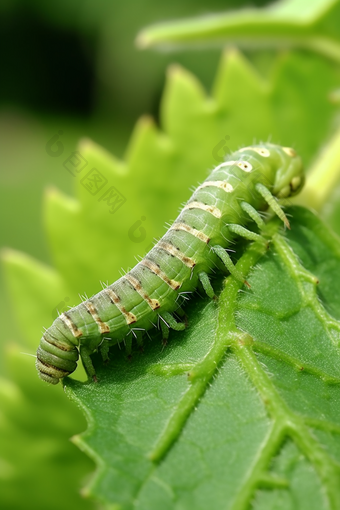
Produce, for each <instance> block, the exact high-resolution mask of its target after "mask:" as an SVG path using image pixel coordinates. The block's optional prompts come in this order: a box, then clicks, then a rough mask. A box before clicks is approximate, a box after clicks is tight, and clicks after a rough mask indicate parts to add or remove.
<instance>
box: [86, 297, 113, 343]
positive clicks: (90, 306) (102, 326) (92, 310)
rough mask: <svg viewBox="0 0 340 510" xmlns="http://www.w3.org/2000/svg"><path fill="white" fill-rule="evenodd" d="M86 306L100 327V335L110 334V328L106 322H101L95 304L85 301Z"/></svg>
mask: <svg viewBox="0 0 340 510" xmlns="http://www.w3.org/2000/svg"><path fill="white" fill-rule="evenodd" d="M84 305H85V307H86V310H87V311H88V312H89V314H90V315H91V316H92V317H93V319H94V320H95V322H96V324H97V325H98V329H99V333H100V334H101V335H102V334H103V333H110V326H109V325H108V324H106V322H103V321H102V320H101V318H100V317H99V315H98V312H97V310H96V307H95V306H94V304H93V303H91V301H85V303H84Z"/></svg>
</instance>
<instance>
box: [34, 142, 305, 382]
mask: <svg viewBox="0 0 340 510" xmlns="http://www.w3.org/2000/svg"><path fill="white" fill-rule="evenodd" d="M303 182H304V176H303V168H302V162H301V159H300V157H299V156H298V155H297V154H296V153H295V151H294V150H293V149H291V148H287V147H280V146H278V145H273V144H260V145H256V146H252V147H245V148H243V149H241V150H239V151H236V152H235V153H233V154H232V155H231V156H230V158H229V159H228V160H227V161H225V162H224V163H221V164H220V165H219V166H217V167H216V168H215V169H214V170H213V171H212V172H211V174H210V175H209V177H208V178H207V179H206V180H205V181H204V182H203V183H202V184H201V185H200V186H198V187H197V188H196V190H195V192H194V193H193V195H192V196H191V198H190V199H189V201H188V202H187V204H186V205H185V206H184V207H183V209H182V211H181V213H180V215H179V216H178V217H177V219H176V220H175V222H174V223H173V225H171V227H170V228H169V230H168V231H167V232H166V234H165V235H164V236H163V237H162V238H161V239H160V241H159V242H158V243H157V244H156V245H155V246H154V247H153V248H152V250H151V251H150V252H149V253H148V254H147V255H146V257H145V258H144V259H143V260H142V261H141V262H139V263H138V264H137V265H136V266H135V267H134V268H133V269H132V270H131V271H129V272H128V273H127V274H126V275H124V276H123V277H121V278H120V279H119V280H117V281H116V282H114V283H113V284H112V285H110V286H108V287H107V288H105V289H103V290H102V291H101V292H99V293H98V294H96V295H94V296H92V297H91V298H90V299H88V300H86V301H84V302H83V303H81V304H79V305H78V306H76V307H74V308H72V309H70V310H68V311H67V312H64V313H62V314H61V315H60V316H59V317H58V318H57V319H56V320H55V321H54V322H53V324H52V326H51V327H50V328H48V329H47V330H46V331H45V333H44V334H43V337H42V339H41V342H40V346H39V348H38V351H37V362H36V366H37V369H38V373H39V376H40V377H41V379H43V380H44V381H46V382H49V383H51V384H57V383H58V382H59V380H60V379H62V378H63V377H65V376H66V375H69V374H70V373H72V372H73V371H74V370H75V368H76V366H77V360H78V357H79V355H80V357H81V359H82V361H83V364H84V367H85V369H86V371H87V373H88V376H89V377H92V378H93V379H95V371H94V368H93V365H92V361H91V354H92V353H93V352H95V351H96V350H100V352H101V353H102V356H103V359H104V361H105V360H107V359H108V350H109V347H110V345H114V344H116V343H119V342H124V343H125V345H126V349H127V352H128V354H130V352H131V344H132V340H133V339H135V340H136V341H137V343H138V344H141V336H142V332H143V331H147V330H149V329H151V328H153V327H154V326H156V327H158V328H160V329H161V330H162V334H163V338H164V340H166V339H167V338H168V335H169V329H175V330H181V329H184V327H185V325H184V323H182V322H180V321H179V320H178V318H176V317H175V316H174V315H173V313H174V312H176V310H177V309H179V306H180V303H179V296H180V295H182V296H183V295H184V296H185V295H186V293H191V292H192V291H194V290H195V289H196V287H197V286H198V285H199V284H200V285H202V287H203V289H204V290H205V292H206V293H207V295H208V296H209V297H211V298H213V297H214V290H213V288H212V286H211V283H210V280H209V276H208V275H209V274H211V273H212V272H213V270H214V268H216V266H217V267H221V264H223V266H225V267H226V268H227V269H228V270H229V271H230V273H232V274H233V275H234V277H235V278H237V279H239V280H241V281H244V279H243V276H242V275H241V274H240V273H239V271H238V270H237V269H236V268H235V266H234V265H233V263H232V260H231V259H230V257H229V255H228V253H227V251H226V248H228V247H229V246H230V243H231V242H233V240H234V239H235V238H237V237H238V236H242V237H245V238H246V239H248V240H250V241H252V240H258V239H261V236H260V235H259V234H256V233H255V232H253V231H252V230H251V225H252V224H256V225H257V226H258V227H259V229H261V228H262V227H263V225H264V223H263V219H262V218H261V215H260V214H259V211H264V210H266V209H267V208H268V206H270V207H271V208H272V210H273V211H274V212H275V213H276V214H277V215H278V216H279V217H280V218H281V220H282V221H283V222H284V223H285V224H286V226H287V227H289V222H288V220H287V218H286V216H285V214H284V212H283V210H282V208H281V207H280V205H279V203H278V202H277V200H276V199H277V198H286V197H288V196H292V195H294V194H296V193H298V192H299V191H300V189H301V188H302V186H303ZM244 283H246V284H247V282H245V281H244ZM178 315H179V314H178Z"/></svg>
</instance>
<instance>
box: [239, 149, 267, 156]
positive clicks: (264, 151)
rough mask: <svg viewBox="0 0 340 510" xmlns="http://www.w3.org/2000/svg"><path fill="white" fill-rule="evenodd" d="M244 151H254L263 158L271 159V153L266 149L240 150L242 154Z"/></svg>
mask: <svg viewBox="0 0 340 510" xmlns="http://www.w3.org/2000/svg"><path fill="white" fill-rule="evenodd" d="M243 151H254V152H256V153H257V154H259V155H260V156H262V157H263V158H269V156H270V151H269V150H268V149H265V148H264V147H243V149H240V152H243Z"/></svg>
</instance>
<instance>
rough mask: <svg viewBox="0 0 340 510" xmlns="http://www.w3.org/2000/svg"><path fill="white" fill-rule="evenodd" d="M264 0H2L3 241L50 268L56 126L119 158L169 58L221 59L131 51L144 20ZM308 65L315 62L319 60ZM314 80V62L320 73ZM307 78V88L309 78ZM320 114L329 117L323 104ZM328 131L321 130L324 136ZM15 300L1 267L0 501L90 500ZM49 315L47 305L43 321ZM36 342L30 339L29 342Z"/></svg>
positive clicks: (73, 425)
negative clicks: (47, 210) (29, 352)
mask: <svg viewBox="0 0 340 510" xmlns="http://www.w3.org/2000/svg"><path fill="white" fill-rule="evenodd" d="M265 3H266V2H263V1H256V2H255V1H253V2H252V3H251V4H250V2H243V1H240V0H232V1H227V2H226V1H221V0H210V1H209V2H207V1H203V0H195V1H194V0H187V1H186V2H183V1H180V0H173V1H172V2H171V3H170V2H157V1H156V0H149V1H147V0H141V1H137V0H126V1H125V2H118V1H116V0H96V1H94V0H87V1H85V0H68V1H64V0H62V1H61V2H58V4H57V5H56V4H53V3H49V2H46V1H43V0H28V1H25V0H3V1H2V2H1V3H0V38H1V44H0V57H1V59H0V62H1V82H0V246H1V248H2V249H3V250H7V249H8V248H10V249H14V250H19V251H22V252H24V253H26V254H28V255H30V256H32V257H34V258H35V259H37V260H38V261H41V262H43V263H46V264H47V265H51V266H52V256H51V250H50V247H49V244H48V239H47V237H46V234H45V231H44V228H45V226H44V219H43V201H44V193H45V191H46V189H48V188H49V189H50V188H51V187H52V188H53V187H54V188H58V189H59V190H61V191H63V192H64V193H66V194H67V195H69V196H73V195H74V186H75V181H74V178H73V177H72V176H71V174H70V173H68V172H67V171H66V170H65V168H64V167H63V166H62V160H61V159H60V158H53V157H51V156H50V155H49V154H48V153H47V152H46V149H45V147H46V144H47V143H48V141H49V140H51V138H52V137H53V136H54V135H56V134H57V133H58V132H59V131H62V135H60V140H61V141H62V143H63V146H64V148H65V154H67V153H71V152H72V151H74V150H76V146H77V142H78V140H79V139H80V138H83V137H89V138H91V139H93V140H94V141H95V142H97V143H99V144H100V145H102V146H103V147H105V148H106V149H107V150H108V151H110V152H111V153H113V154H115V155H116V156H117V157H123V156H124V152H125V149H126V146H127V143H128V140H129V138H130V136H131V132H132V130H133V127H134V125H135V123H136V121H137V119H138V118H139V117H140V116H141V115H143V114H149V115H151V116H153V117H154V118H155V119H156V122H158V121H159V103H160V98H161V95H162V91H163V88H164V83H165V73H166V69H167V67H168V65H169V64H171V63H174V62H176V63H179V64H181V65H182V66H184V67H185V68H186V69H188V70H189V71H191V72H192V73H193V74H194V75H196V76H197V77H198V79H199V80H200V81H201V83H202V84H203V86H204V87H205V88H206V90H208V91H210V88H211V86H212V83H213V80H214V77H215V74H216V70H217V67H218V63H219V61H220V58H221V49H220V48H210V49H206V48H202V47H200V48H199V49H197V50H194V51H179V52H176V53H175V54H170V53H167V52H156V51H145V52H141V51H138V50H137V49H136V47H135V43H134V41H135V37H136V35H137V33H138V32H139V31H140V30H141V29H142V28H143V27H145V26H146V25H149V24H152V23H154V22H158V21H163V20H171V19H178V18H182V17H186V16H191V17H192V16H196V15H202V14H207V13H213V12H220V11H222V10H227V9H234V8H239V7H242V6H244V5H252V6H260V5H264V4H265ZM275 55H276V52H270V51H263V52H261V53H257V54H253V53H247V57H248V58H249V59H251V60H252V61H253V62H254V63H255V65H256V67H257V68H258V69H259V70H260V71H261V72H263V73H264V75H266V74H267V73H268V72H269V69H270V66H271V63H272V62H273V61H274V58H275ZM301 62H303V63H304V64H303V65H305V71H306V73H308V72H309V69H313V65H314V64H313V59H312V58H311V56H310V55H309V56H307V57H303V59H302V60H301ZM315 65H316V67H315V68H317V66H319V63H317V64H315ZM327 65H328V64H327ZM322 66H326V64H322V65H321V67H320V69H321V71H322V69H323V67H322ZM288 67H289V66H288ZM291 72H292V76H291V79H292V82H291V83H292V91H291V95H292V98H293V99H292V102H293V101H294V94H295V92H294V87H295V86H299V84H298V83H294V79H295V78H296V76H297V75H298V74H297V73H295V71H294V66H293V65H292V67H291ZM313 72H314V71H312V73H313ZM327 72H328V71H327ZM294 73H295V74H294ZM327 76H328V75H327ZM323 79H324V77H323V74H322V72H320V82H321V81H322V80H323ZM327 79H329V76H328V77H327V78H326V80H327ZM332 79H333V78H332ZM330 81H331V79H330ZM338 83H339V82H338ZM331 85H332V84H331V83H330V86H331ZM313 86H315V87H316V88H317V86H318V84H314V85H313ZM321 88H322V87H321ZM315 90H316V89H315ZM320 90H321V89H320ZM315 93H316V92H315ZM313 94H314V92H313ZM313 94H311V95H310V100H311V101H312V99H313V97H314V96H313ZM307 96H308V91H306V97H307ZM278 101H279V99H278ZM283 110H285V105H283ZM289 113H290V112H288V113H287V115H288V114H289ZM249 114H250V112H249ZM325 115H326V114H325ZM327 115H329V116H331V112H327ZM237 128H239V126H237ZM235 129H236V128H235ZM330 131H331V127H330ZM222 132H224V127H223V128H222ZM226 134H227V133H226ZM327 135H329V133H328V132H327V133H325V138H326V137H327ZM233 136H234V135H233ZM234 139H235V140H236V139H237V135H235V136H234ZM216 141H218V139H217V140H216ZM323 141H324V140H320V143H322V142H323ZM209 147H210V146H209ZM311 152H312V151H310V150H309V153H311ZM193 184H194V182H193ZM178 205H179V204H176V207H177V206H178ZM4 253H6V252H4ZM114 276H115V275H113V277H114ZM32 299H34V298H32ZM13 305H14V303H11V302H10V300H9V293H8V291H7V289H6V282H5V276H4V274H3V272H1V275H0V323H1V332H0V507H1V508H6V509H13V510H14V509H24V508H27V504H32V505H33V506H34V507H35V508H36V509H40V508H44V509H46V508H49V509H54V508H56V509H57V508H60V507H61V506H62V507H63V508H64V509H67V508H93V507H94V503H92V502H90V501H86V500H83V501H82V500H81V499H80V496H79V490H80V488H81V486H83V485H84V479H85V477H86V476H88V473H91V471H93V469H94V466H93V464H92V463H91V461H90V460H89V459H88V458H87V457H86V456H85V455H83V454H82V453H81V452H80V451H78V449H77V448H76V447H75V446H74V445H72V444H71V443H70V442H69V441H68V439H69V437H70V436H72V435H73V434H75V433H78V432H80V431H82V430H84V429H85V427H86V424H85V420H84V418H83V417H82V416H81V414H80V412H79V411H78V410H77V409H75V408H74V406H73V405H71V404H70V403H69V402H68V401H67V399H66V397H65V396H64V395H63V393H62V388H61V387H57V388H49V387H45V386H44V385H43V384H42V383H40V381H39V380H38V379H37V377H36V374H35V368H34V358H32V357H30V356H25V355H24V354H21V352H22V351H24V352H26V350H25V347H24V346H25V327H21V328H19V326H18V324H17V321H16V316H15V313H14V312H13V309H14V307H13ZM55 306H58V302H56V303H55ZM52 313H53V311H52V310H51V320H52ZM23 326H24V325H23ZM38 342H39V338H37V345H38ZM27 374H29V376H27Z"/></svg>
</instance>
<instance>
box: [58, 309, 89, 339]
mask: <svg viewBox="0 0 340 510" xmlns="http://www.w3.org/2000/svg"><path fill="white" fill-rule="evenodd" d="M59 319H61V320H62V321H63V323H64V324H66V326H67V327H68V328H69V329H70V330H71V332H72V335H73V336H74V337H75V338H79V337H80V336H82V334H83V333H82V332H81V331H80V330H79V329H78V328H77V326H76V325H75V324H74V322H73V321H72V320H71V319H70V317H69V316H68V315H66V313H65V312H64V313H62V314H61V315H59Z"/></svg>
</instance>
